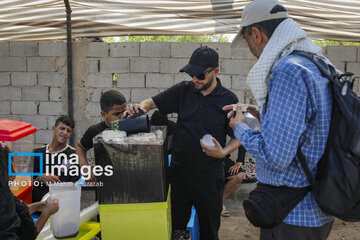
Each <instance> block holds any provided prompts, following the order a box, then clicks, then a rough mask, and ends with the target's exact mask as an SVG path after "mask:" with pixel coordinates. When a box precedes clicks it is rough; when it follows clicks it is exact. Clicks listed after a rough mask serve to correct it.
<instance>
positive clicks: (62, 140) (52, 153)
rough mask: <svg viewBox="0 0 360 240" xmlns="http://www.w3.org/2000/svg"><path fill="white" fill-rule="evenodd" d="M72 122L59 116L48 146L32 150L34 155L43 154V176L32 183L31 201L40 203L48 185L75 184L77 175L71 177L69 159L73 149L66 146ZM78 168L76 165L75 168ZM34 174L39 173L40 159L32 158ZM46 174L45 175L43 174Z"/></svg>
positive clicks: (47, 190)
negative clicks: (57, 183)
mask: <svg viewBox="0 0 360 240" xmlns="http://www.w3.org/2000/svg"><path fill="white" fill-rule="evenodd" d="M74 127H75V123H74V120H73V119H71V118H70V117H69V116H66V115H61V116H60V117H59V118H58V119H56V121H55V125H54V126H53V127H52V131H53V132H54V134H53V138H52V140H51V143H50V144H46V145H44V146H42V147H40V148H36V149H34V153H42V154H43V173H44V174H43V175H42V176H38V177H36V178H35V179H34V180H33V181H38V183H36V184H34V187H33V190H32V201H33V202H38V201H41V199H42V197H43V196H44V195H45V194H46V193H48V192H49V187H48V184H50V183H56V182H76V181H77V180H78V179H79V177H80V176H79V175H76V176H73V175H72V176H71V175H70V174H69V172H70V165H71V164H70V163H71V161H70V159H72V158H74V157H75V149H74V148H73V147H71V146H70V145H69V144H67V142H68V140H69V138H70V136H71V134H72V133H73V129H74ZM76 167H78V165H77V166H76ZM34 172H40V158H39V157H34ZM45 173H46V174H45Z"/></svg>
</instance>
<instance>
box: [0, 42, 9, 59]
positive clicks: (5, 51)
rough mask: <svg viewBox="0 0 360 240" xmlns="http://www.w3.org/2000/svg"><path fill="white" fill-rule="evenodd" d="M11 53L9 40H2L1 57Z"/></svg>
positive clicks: (0, 45) (0, 43) (0, 46)
mask: <svg viewBox="0 0 360 240" xmlns="http://www.w3.org/2000/svg"><path fill="white" fill-rule="evenodd" d="M9 54H10V47H9V42H0V57H8V56H9Z"/></svg>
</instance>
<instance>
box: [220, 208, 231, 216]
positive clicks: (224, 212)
mask: <svg viewBox="0 0 360 240" xmlns="http://www.w3.org/2000/svg"><path fill="white" fill-rule="evenodd" d="M221 216H222V217H230V212H229V211H228V210H226V208H223V210H222V211H221Z"/></svg>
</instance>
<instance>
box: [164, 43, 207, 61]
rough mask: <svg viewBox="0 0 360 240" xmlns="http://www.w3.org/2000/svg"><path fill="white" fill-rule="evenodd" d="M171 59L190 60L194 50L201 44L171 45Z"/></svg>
mask: <svg viewBox="0 0 360 240" xmlns="http://www.w3.org/2000/svg"><path fill="white" fill-rule="evenodd" d="M170 46H171V57H180V58H188V59H190V57H191V54H192V53H193V52H194V51H195V49H197V48H199V47H201V43H171V44H170Z"/></svg>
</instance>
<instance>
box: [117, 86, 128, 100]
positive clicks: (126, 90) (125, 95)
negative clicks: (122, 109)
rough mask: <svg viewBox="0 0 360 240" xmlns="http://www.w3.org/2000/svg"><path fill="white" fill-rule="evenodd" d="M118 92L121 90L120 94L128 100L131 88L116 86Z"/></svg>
mask: <svg viewBox="0 0 360 240" xmlns="http://www.w3.org/2000/svg"><path fill="white" fill-rule="evenodd" d="M116 90H118V91H119V92H121V94H122V95H124V97H125V99H126V102H128V101H130V99H131V89H129V88H117V89H116Z"/></svg>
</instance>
